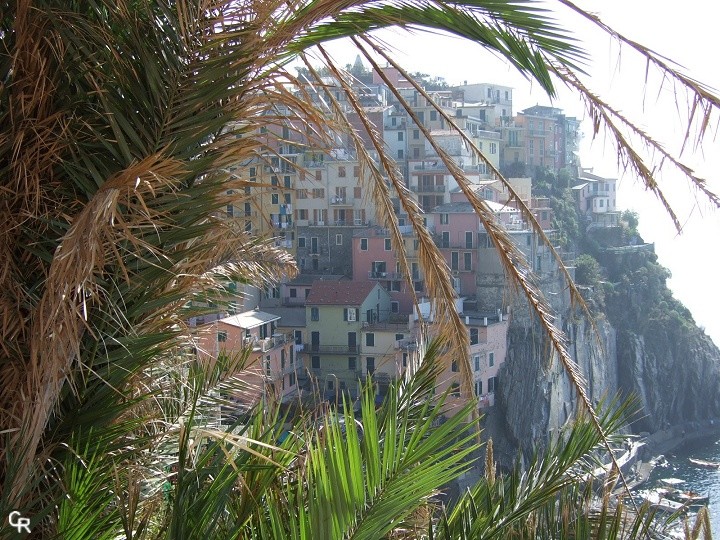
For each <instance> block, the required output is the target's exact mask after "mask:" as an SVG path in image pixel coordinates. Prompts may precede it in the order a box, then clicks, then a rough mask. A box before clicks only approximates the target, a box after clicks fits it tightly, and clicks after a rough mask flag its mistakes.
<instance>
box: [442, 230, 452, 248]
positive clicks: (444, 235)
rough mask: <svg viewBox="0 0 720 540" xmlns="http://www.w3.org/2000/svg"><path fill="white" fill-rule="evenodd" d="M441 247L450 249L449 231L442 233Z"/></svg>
mask: <svg viewBox="0 0 720 540" xmlns="http://www.w3.org/2000/svg"><path fill="white" fill-rule="evenodd" d="M440 247H444V248H447V247H450V232H449V231H443V233H442V242H441V244H440Z"/></svg>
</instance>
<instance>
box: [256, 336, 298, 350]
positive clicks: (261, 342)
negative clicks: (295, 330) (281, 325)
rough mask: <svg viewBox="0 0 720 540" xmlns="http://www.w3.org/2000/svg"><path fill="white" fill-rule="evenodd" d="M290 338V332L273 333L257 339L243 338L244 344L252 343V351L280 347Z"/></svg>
mask: <svg viewBox="0 0 720 540" xmlns="http://www.w3.org/2000/svg"><path fill="white" fill-rule="evenodd" d="M290 339H291V337H290V334H273V335H272V337H266V338H264V339H257V338H254V337H251V338H245V343H246V344H252V348H253V351H254V352H268V351H269V350H271V349H274V348H275V347H282V346H283V345H285V343H287V342H288V341H289V340H290Z"/></svg>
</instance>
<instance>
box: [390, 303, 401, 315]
mask: <svg viewBox="0 0 720 540" xmlns="http://www.w3.org/2000/svg"><path fill="white" fill-rule="evenodd" d="M399 312H400V302H398V301H397V300H392V301H391V302H390V313H399Z"/></svg>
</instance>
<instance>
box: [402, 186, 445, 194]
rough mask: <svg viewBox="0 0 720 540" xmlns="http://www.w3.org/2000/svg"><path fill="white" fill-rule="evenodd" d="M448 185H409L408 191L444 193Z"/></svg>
mask: <svg viewBox="0 0 720 540" xmlns="http://www.w3.org/2000/svg"><path fill="white" fill-rule="evenodd" d="M447 187H448V186H446V185H444V184H443V185H442V186H410V191H412V192H413V193H445V190H446V188H447Z"/></svg>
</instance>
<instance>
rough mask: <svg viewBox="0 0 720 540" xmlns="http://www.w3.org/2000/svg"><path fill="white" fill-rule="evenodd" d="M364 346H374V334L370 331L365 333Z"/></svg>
mask: <svg viewBox="0 0 720 540" xmlns="http://www.w3.org/2000/svg"><path fill="white" fill-rule="evenodd" d="M365 346H367V347H374V346H375V334H373V333H372V332H368V333H367V334H365Z"/></svg>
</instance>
